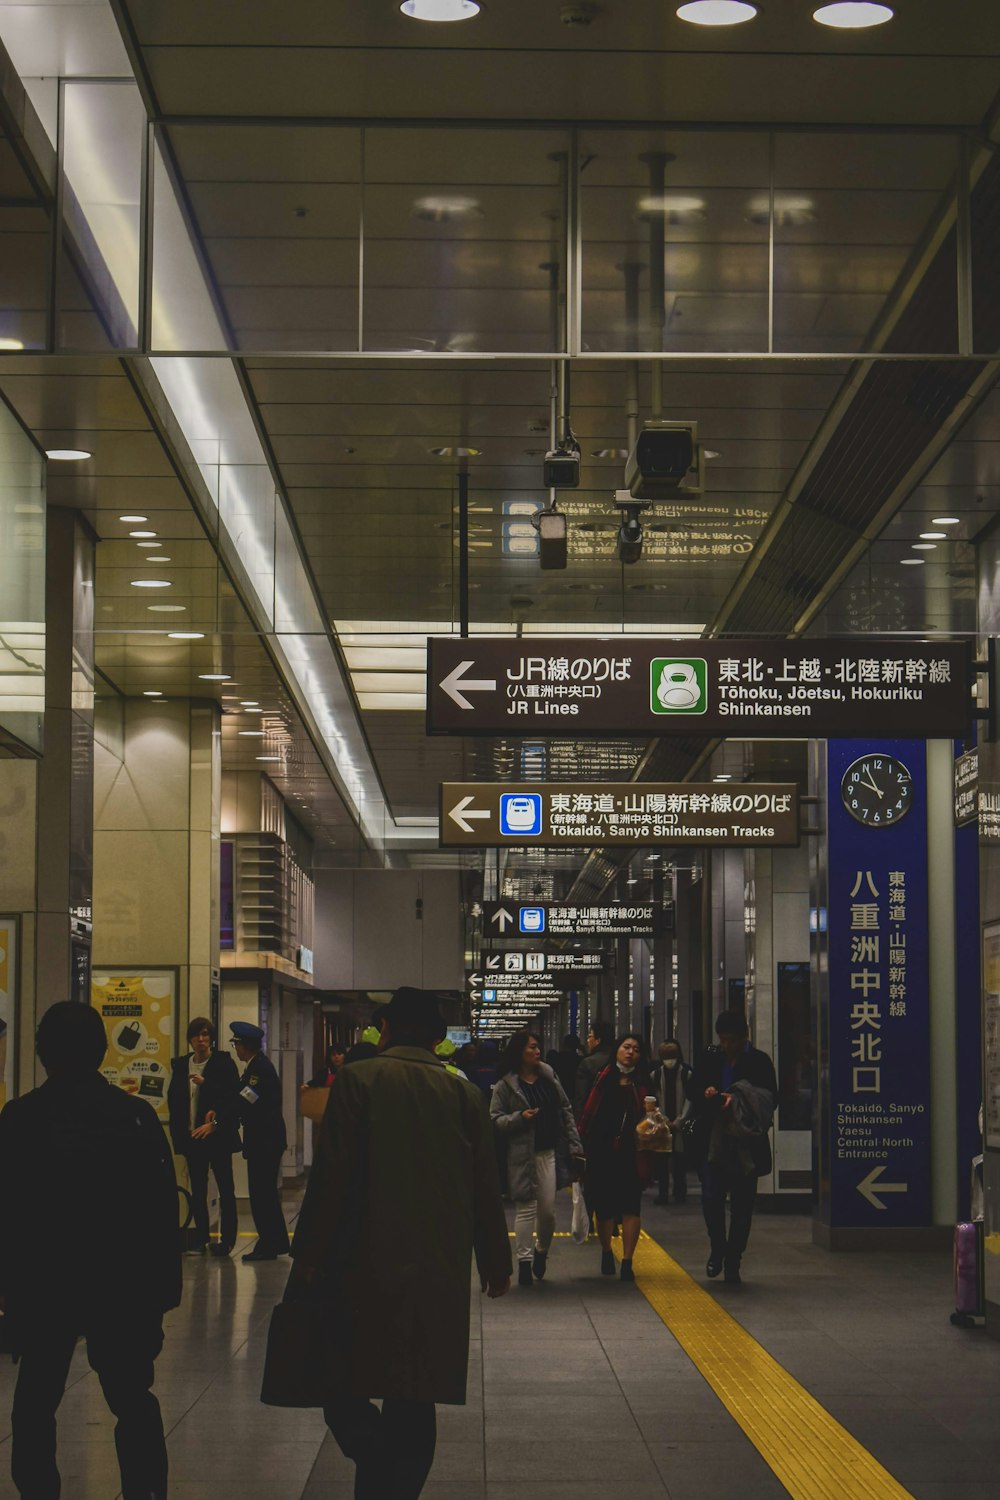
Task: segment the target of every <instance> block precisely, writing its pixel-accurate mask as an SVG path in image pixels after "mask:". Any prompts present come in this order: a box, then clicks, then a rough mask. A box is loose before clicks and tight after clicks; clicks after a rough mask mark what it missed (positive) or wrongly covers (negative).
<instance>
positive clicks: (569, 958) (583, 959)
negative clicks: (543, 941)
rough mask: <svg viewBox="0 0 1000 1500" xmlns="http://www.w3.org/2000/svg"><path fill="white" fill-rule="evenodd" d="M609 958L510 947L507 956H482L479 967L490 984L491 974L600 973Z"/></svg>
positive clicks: (597, 952) (599, 953)
mask: <svg viewBox="0 0 1000 1500" xmlns="http://www.w3.org/2000/svg"><path fill="white" fill-rule="evenodd" d="M608 962H609V960H608V955H607V954H606V953H604V952H602V951H601V950H600V949H596V950H593V951H591V952H583V951H576V952H574V951H572V950H571V951H568V952H565V953H545V952H543V951H542V950H541V949H540V948H528V949H524V948H512V949H510V950H508V951H507V952H506V953H484V954H482V956H481V957H480V960H479V966H480V968H481V970H482V972H483V974H484V975H485V976H486V979H485V981H484V982H486V983H489V979H490V975H491V974H498V973H504V974H599V973H600V972H601V971H602V969H606V968H607V967H608Z"/></svg>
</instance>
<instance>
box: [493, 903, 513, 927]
mask: <svg viewBox="0 0 1000 1500" xmlns="http://www.w3.org/2000/svg"><path fill="white" fill-rule="evenodd" d="M513 920H514V913H513V912H512V911H508V910H507V908H506V906H501V907H500V909H499V911H495V912H494V913H493V915H492V917H490V921H491V922H499V923H500V931H501V933H504V932H506V931H507V927H508V925H509V924H510V923H511V922H513Z"/></svg>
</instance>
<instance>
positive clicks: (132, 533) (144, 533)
mask: <svg viewBox="0 0 1000 1500" xmlns="http://www.w3.org/2000/svg"><path fill="white" fill-rule="evenodd" d="M129 536H131V537H136V538H138V537H147V536H156V532H155V531H130V532H129Z"/></svg>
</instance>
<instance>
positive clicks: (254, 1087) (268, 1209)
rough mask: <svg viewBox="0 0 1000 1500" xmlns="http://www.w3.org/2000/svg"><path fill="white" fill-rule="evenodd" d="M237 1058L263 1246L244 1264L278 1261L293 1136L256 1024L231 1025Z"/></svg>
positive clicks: (284, 1236)
mask: <svg viewBox="0 0 1000 1500" xmlns="http://www.w3.org/2000/svg"><path fill="white" fill-rule="evenodd" d="M229 1029H230V1031H231V1032H232V1034H233V1046H234V1047H235V1048H236V1056H237V1057H238V1058H239V1060H240V1062H241V1063H242V1064H243V1076H242V1077H241V1078H240V1080H239V1089H238V1092H237V1104H238V1107H239V1111H240V1119H241V1121H242V1123H243V1155H244V1156H245V1157H246V1159H247V1186H248V1188H249V1190H250V1212H251V1214H252V1215H253V1223H254V1228H255V1229H256V1231H257V1244H256V1245H255V1246H254V1248H253V1249H252V1250H249V1251H248V1252H247V1254H246V1255H244V1257H243V1259H244V1260H249V1261H255V1260H277V1258H278V1256H279V1255H287V1254H288V1230H287V1228H286V1226H285V1216H284V1214H283V1213H282V1212H281V1196H280V1193H279V1191H278V1173H279V1171H280V1170H281V1158H282V1156H283V1155H284V1154H285V1145H286V1142H287V1137H286V1135H285V1117H284V1115H283V1114H282V1111H281V1079H280V1078H279V1077H278V1074H277V1072H276V1071H275V1067H274V1064H273V1063H272V1062H271V1061H270V1059H269V1058H267V1057H265V1056H264V1053H263V1050H262V1045H263V1041H264V1033H263V1031H262V1030H261V1028H260V1027H259V1026H254V1025H253V1023H252V1022H251V1021H231V1022H230V1023H229Z"/></svg>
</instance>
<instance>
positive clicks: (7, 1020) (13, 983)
mask: <svg viewBox="0 0 1000 1500" xmlns="http://www.w3.org/2000/svg"><path fill="white" fill-rule="evenodd" d="M16 1015H17V918H16V917H0V1109H3V1107H4V1105H5V1104H6V1103H7V1100H8V1099H13V1097H14V1065H15V1062H16V1058H17V1049H16V1039H15V1027H14V1020H15V1017H16Z"/></svg>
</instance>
